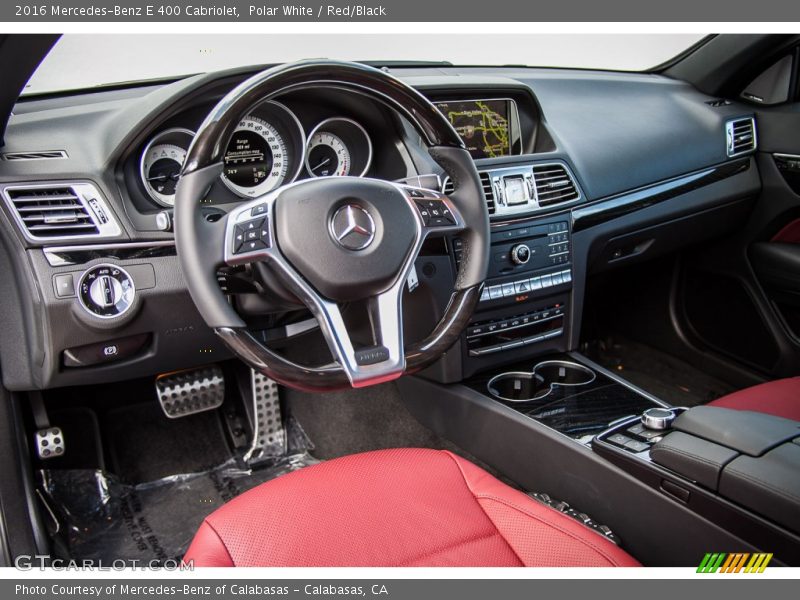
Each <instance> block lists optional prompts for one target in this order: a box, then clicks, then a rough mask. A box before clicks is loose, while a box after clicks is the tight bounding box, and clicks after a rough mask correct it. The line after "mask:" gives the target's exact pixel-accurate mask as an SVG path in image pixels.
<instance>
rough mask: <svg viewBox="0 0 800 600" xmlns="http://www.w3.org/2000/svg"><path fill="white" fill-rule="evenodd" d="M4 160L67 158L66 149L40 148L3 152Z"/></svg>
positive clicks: (1, 156) (1, 155)
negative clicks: (28, 150)
mask: <svg viewBox="0 0 800 600" xmlns="http://www.w3.org/2000/svg"><path fill="white" fill-rule="evenodd" d="M0 158H2V159H3V160H9V161H11V160H47V159H53V158H67V153H66V152H65V151H64V150H40V151H34V152H3V154H0Z"/></svg>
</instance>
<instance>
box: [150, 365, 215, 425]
mask: <svg viewBox="0 0 800 600" xmlns="http://www.w3.org/2000/svg"><path fill="white" fill-rule="evenodd" d="M156 394H157V395H158V402H159V403H160V404H161V409H162V410H163V411H164V414H165V415H167V416H168V417H169V418H170V419H177V418H179V417H185V416H187V415H193V414H196V413H199V412H203V411H206V410H213V409H215V408H219V407H220V406H221V405H222V402H223V400H225V377H224V376H223V374H222V369H220V368H219V367H218V366H216V365H211V366H209V367H203V368H202V369H188V370H186V371H175V372H173V373H165V374H163V375H159V376H158V377H156Z"/></svg>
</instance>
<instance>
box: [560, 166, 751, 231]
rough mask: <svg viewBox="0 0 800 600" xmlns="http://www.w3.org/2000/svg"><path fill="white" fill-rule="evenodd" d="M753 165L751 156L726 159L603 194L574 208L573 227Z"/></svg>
mask: <svg viewBox="0 0 800 600" xmlns="http://www.w3.org/2000/svg"><path fill="white" fill-rule="evenodd" d="M749 168H750V157H749V156H748V157H746V158H742V159H739V160H734V161H729V162H725V163H722V164H719V165H715V166H713V167H709V168H707V169H703V170H701V171H696V172H694V173H689V174H687V175H682V176H681V177H677V178H675V179H671V180H669V181H664V182H660V183H656V184H654V185H651V186H648V187H645V188H641V189H638V190H635V191H632V192H625V193H622V194H618V195H616V196H612V197H610V198H603V199H601V200H597V201H596V202H592V203H591V204H588V205H584V206H582V207H580V208H576V209H574V210H573V211H572V231H573V233H574V232H577V231H582V230H584V229H588V228H590V227H593V226H595V225H600V224H602V223H606V222H608V221H611V220H613V219H616V218H619V217H622V216H625V215H627V214H630V213H632V212H636V211H639V210H642V209H644V208H648V207H650V206H653V205H655V204H658V203H660V202H664V201H666V200H670V199H672V198H675V197H677V196H680V195H682V194H686V193H688V192H691V191H693V190H696V189H699V188H702V187H705V186H707V185H711V184H712V183H716V182H718V181H722V180H723V179H727V178H728V177H733V176H734V175H738V174H739V173H743V172H745V171H747V170H748V169H749Z"/></svg>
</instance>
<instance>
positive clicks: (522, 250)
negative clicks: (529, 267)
mask: <svg viewBox="0 0 800 600" xmlns="http://www.w3.org/2000/svg"><path fill="white" fill-rule="evenodd" d="M530 259H531V249H530V248H528V246H527V244H517V245H516V246H514V247H513V248H511V262H513V263H514V264H515V265H524V264H525V263H527V262H528V261H529V260H530Z"/></svg>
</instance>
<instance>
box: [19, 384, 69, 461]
mask: <svg viewBox="0 0 800 600" xmlns="http://www.w3.org/2000/svg"><path fill="white" fill-rule="evenodd" d="M28 398H29V400H30V405H31V411H32V412H33V421H34V424H35V425H36V433H34V436H33V438H34V441H35V443H36V454H37V455H38V456H39V458H41V459H47V458H58V457H59V456H64V453H65V452H66V451H67V447H66V445H65V444H64V432H63V431H62V430H61V428H60V427H56V426H53V425H50V418H49V417H48V416H47V409H46V408H45V406H44V398H42V394H41V393H40V392H31V393H30V394H29V395H28Z"/></svg>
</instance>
